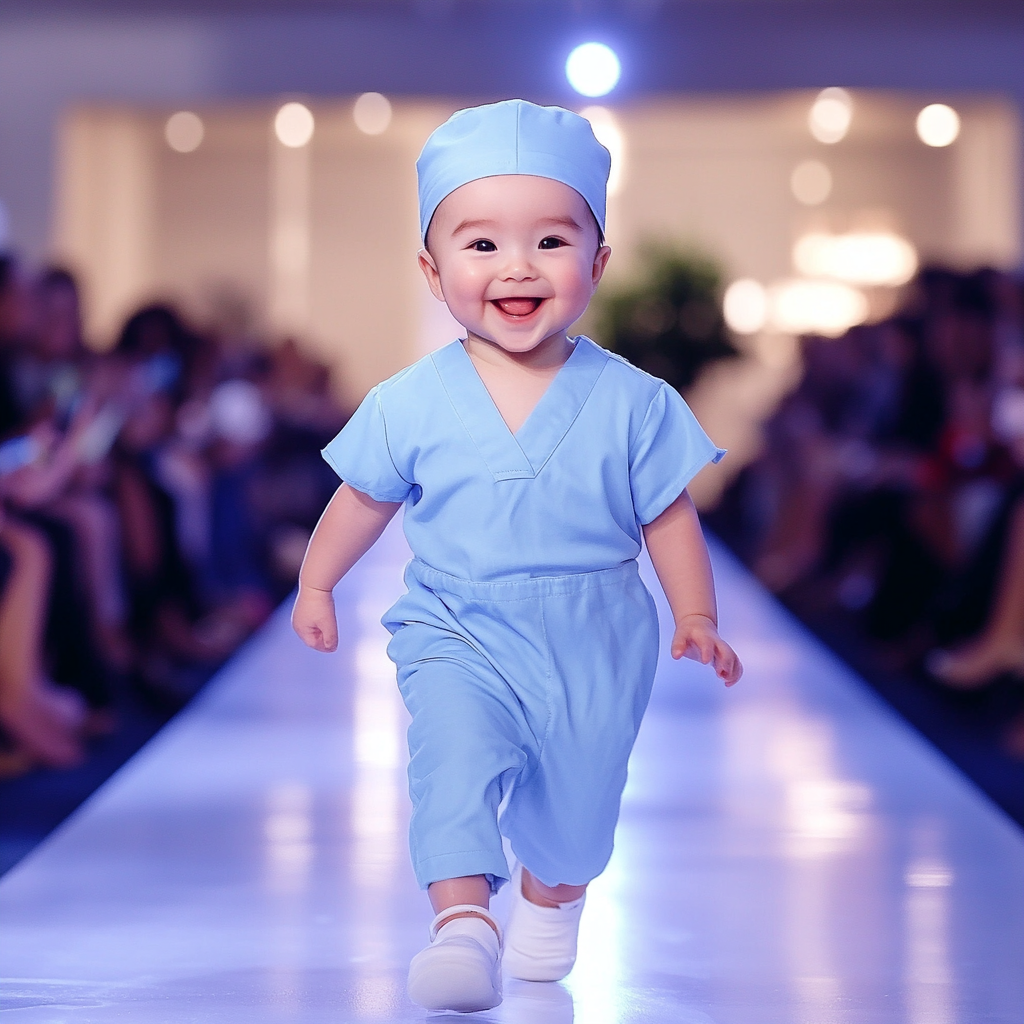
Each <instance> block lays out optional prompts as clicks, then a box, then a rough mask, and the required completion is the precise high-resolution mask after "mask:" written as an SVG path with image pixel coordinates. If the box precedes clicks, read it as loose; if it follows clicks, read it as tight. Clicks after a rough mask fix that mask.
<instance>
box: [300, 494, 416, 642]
mask: <svg viewBox="0 0 1024 1024" xmlns="http://www.w3.org/2000/svg"><path fill="white" fill-rule="evenodd" d="M400 506H401V502H396V501H374V499H373V498H371V497H370V496H369V495H368V494H363V492H362V491H357V490H356V489H355V488H354V487H349V486H348V484H342V485H341V486H340V487H339V488H338V489H337V490H336V491H335V492H334V497H333V498H331V501H330V504H328V506H327V508H325V509H324V514H323V515H322V516H321V517H320V522H319V523H317V524H316V529H315V530H314V531H313V536H312V537H310V539H309V547H307V548H306V557H305V558H304V559H303V560H302V568H301V569H300V570H299V594H298V597H296V598H295V607H294V608H293V609H292V628H293V629H294V630H295V632H296V633H298V634H299V636H300V637H302V640H303V642H304V643H305V644H306V645H307V646H309V647H312V648H313V649H314V650H316V651H333V650H336V649H337V647H338V621H337V619H336V618H335V615H334V597H333V596H332V594H331V591H333V590H334V587H335V585H336V584H337V582H338V580H340V579H341V577H342V576H344V575H345V573H347V572H348V571H349V569H351V568H352V566H353V565H355V564H356V562H358V561H359V559H360V558H362V557H363V555H365V554H366V552H367V551H369V550H370V548H371V547H373V544H374V542H375V541H376V540H377V538H378V537H379V536H380V535H381V534H382V533H383V532H384V527H385V526H387V525H388V523H389V522H390V521H391V518H392V516H394V514H395V513H396V512H397V511H398V509H399V507H400Z"/></svg>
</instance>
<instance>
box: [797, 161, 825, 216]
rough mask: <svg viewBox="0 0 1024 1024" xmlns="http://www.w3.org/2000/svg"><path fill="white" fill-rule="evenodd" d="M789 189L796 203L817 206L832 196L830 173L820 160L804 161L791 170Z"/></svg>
mask: <svg viewBox="0 0 1024 1024" xmlns="http://www.w3.org/2000/svg"><path fill="white" fill-rule="evenodd" d="M789 187H790V189H791V190H792V192H793V196H794V198H795V199H796V200H797V202H800V203H803V204H804V206H817V205H818V204H819V203H823V202H825V200H826V199H828V197H829V196H830V195H831V194H832V172H831V171H830V170H829V169H828V167H827V166H826V165H825V164H823V163H822V162H821V161H820V160H804V161H803V162H802V163H799V164H797V165H796V167H794V168H793V173H792V174H791V175H790V176H789Z"/></svg>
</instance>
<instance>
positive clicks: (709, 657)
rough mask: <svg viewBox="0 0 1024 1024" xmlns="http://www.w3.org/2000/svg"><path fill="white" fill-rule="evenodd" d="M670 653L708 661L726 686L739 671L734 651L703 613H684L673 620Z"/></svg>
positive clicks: (740, 668) (738, 660)
mask: <svg viewBox="0 0 1024 1024" xmlns="http://www.w3.org/2000/svg"><path fill="white" fill-rule="evenodd" d="M672 657H673V658H691V659H692V660H693V661H699V662H700V663H701V664H702V665H707V664H709V663H710V665H711V667H712V668H713V669H714V670H715V672H716V673H717V674H718V677H719V678H720V679H721V680H722V681H723V682H724V683H725V685H726V686H732V684H733V683H735V682H736V681H737V680H738V679H739V678H740V676H741V675H743V666H742V665H741V664H740V659H739V658H737V657H736V652H735V651H734V650H733V649H732V648H731V647H730V646H729V645H728V644H727V643H726V642H725V641H724V640H723V639H722V638H721V637H720V636H719V635H718V627H717V626H716V625H715V624H714V622H712V621H711V619H709V618H708V617H707V616H706V615H687V616H685V617H684V618H682V619H681V620H680V621H679V622H678V623H677V624H676V632H675V636H673V637H672Z"/></svg>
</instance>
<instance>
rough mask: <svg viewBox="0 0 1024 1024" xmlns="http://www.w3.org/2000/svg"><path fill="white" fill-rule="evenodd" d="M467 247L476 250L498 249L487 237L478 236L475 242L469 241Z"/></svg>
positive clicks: (493, 250) (494, 250) (492, 250)
mask: <svg viewBox="0 0 1024 1024" xmlns="http://www.w3.org/2000/svg"><path fill="white" fill-rule="evenodd" d="M469 247H470V249H473V250H475V251H476V252H497V251H498V247H497V246H496V245H495V244H494V243H493V242H492V241H491V240H490V239H489V238H478V239H477V240H476V241H475V242H470V245H469Z"/></svg>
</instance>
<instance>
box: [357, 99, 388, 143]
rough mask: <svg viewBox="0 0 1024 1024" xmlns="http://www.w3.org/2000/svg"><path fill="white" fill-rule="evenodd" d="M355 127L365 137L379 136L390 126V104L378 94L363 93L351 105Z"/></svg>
mask: <svg viewBox="0 0 1024 1024" xmlns="http://www.w3.org/2000/svg"><path fill="white" fill-rule="evenodd" d="M352 118H353V120H354V121H355V122H356V127H357V128H358V129H359V130H360V131H361V132H365V133H366V134H367V135H380V134H381V132H386V131H387V130H388V125H389V124H391V103H390V102H389V101H388V98H387V96H383V95H382V94H381V93H379V92H364V93H363V95H362V96H360V97H359V99H357V100H356V101H355V103H354V104H353V105H352Z"/></svg>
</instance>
